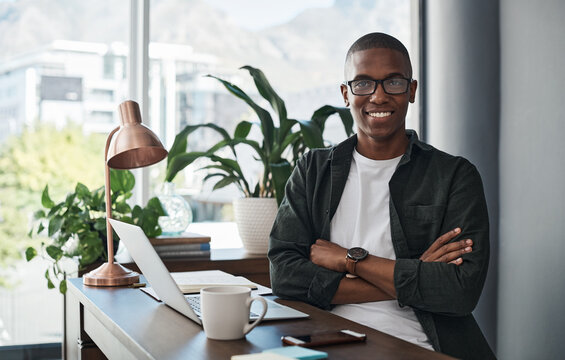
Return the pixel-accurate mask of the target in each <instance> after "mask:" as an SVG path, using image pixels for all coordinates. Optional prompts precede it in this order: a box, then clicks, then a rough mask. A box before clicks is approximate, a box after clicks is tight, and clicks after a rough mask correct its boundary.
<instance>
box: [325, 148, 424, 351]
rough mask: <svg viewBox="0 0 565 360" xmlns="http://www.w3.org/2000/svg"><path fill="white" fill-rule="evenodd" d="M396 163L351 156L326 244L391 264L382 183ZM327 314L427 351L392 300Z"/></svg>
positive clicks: (409, 313)
mask: <svg viewBox="0 0 565 360" xmlns="http://www.w3.org/2000/svg"><path fill="white" fill-rule="evenodd" d="M401 157H402V156H399V157H397V158H394V159H390V160H372V159H369V158H366V157H364V156H362V155H361V154H359V153H358V152H357V150H354V152H353V161H352V163H351V169H350V171H349V176H348V178H347V182H346V184H345V188H344V190H343V195H342V197H341V201H340V203H339V205H338V207H337V210H336V213H335V215H334V217H333V218H332V221H331V235H330V236H331V241H332V242H334V243H336V244H338V245H340V246H342V247H344V248H347V249H349V248H352V247H355V246H360V247H362V248H364V249H366V250H367V251H368V252H369V254H371V255H375V256H379V257H383V258H387V259H392V260H394V259H396V255H395V253H394V248H393V245H392V237H391V231H390V213H389V198H390V192H389V187H388V183H389V181H390V179H391V178H392V175H393V174H394V171H395V169H396V166H397V165H398V163H399V162H400V158H401ZM332 312H333V313H334V314H337V315H340V316H342V317H344V318H347V319H350V320H353V321H356V322H358V323H361V324H363V325H366V326H369V327H372V328H375V329H377V330H379V331H382V332H385V333H387V334H390V335H393V336H396V337H398V338H401V339H404V340H406V341H409V342H411V343H414V344H416V345H419V346H422V347H425V348H427V349H430V350H433V347H432V345H431V343H430V341H429V340H428V337H427V336H426V334H425V333H424V330H423V329H422V325H420V322H419V321H418V319H417V318H416V314H414V310H412V308H410V307H409V306H405V307H403V308H401V307H400V306H399V305H398V302H397V301H396V300H389V301H376V302H367V303H361V304H345V305H337V306H336V307H335V308H334V309H333V310H332Z"/></svg>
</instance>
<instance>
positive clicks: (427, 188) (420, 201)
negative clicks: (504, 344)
mask: <svg viewBox="0 0 565 360" xmlns="http://www.w3.org/2000/svg"><path fill="white" fill-rule="evenodd" d="M345 80H346V81H345V82H344V83H343V84H342V85H341V92H342V94H343V99H344V101H345V104H346V106H348V107H350V109H351V113H352V115H353V118H354V120H355V123H356V126H357V134H356V135H354V136H352V137H351V138H349V139H347V140H345V141H344V142H342V143H340V144H338V145H337V146H334V147H332V148H329V149H316V150H312V151H310V152H309V153H307V154H306V155H305V156H304V157H303V158H302V159H301V160H300V161H299V163H298V164H297V166H296V168H295V170H294V172H293V174H292V176H291V178H290V179H289V181H288V183H287V186H286V192H285V199H284V200H283V202H282V203H281V206H280V208H279V212H278V214H277V218H276V220H275V224H274V226H273V229H272V232H271V238H270V248H269V259H270V261H271V285H272V288H273V292H274V293H275V294H276V295H278V296H280V297H285V298H293V299H298V300H302V301H306V302H308V303H311V304H313V305H316V306H318V307H320V308H323V309H332V312H334V313H336V314H338V315H341V316H343V317H346V318H349V319H351V320H354V321H357V322H360V323H363V324H365V325H367V326H370V327H373V328H376V329H378V330H380V331H383V332H386V333H389V334H392V335H394V336H397V337H400V338H403V339H405V340H407V341H410V342H413V343H415V344H418V345H420V346H423V347H426V348H428V349H434V350H436V351H440V352H443V353H446V354H449V355H452V356H456V357H459V358H464V359H469V358H477V359H488V358H494V354H493V353H492V351H491V349H490V348H489V346H488V344H487V342H486V340H485V339H484V336H483V335H482V333H481V330H480V329H479V327H478V325H477V324H476V322H475V320H474V318H473V316H472V315H471V312H472V311H473V309H474V308H475V306H476V304H477V301H478V299H479V297H480V294H481V291H482V287H483V284H484V281H485V277H486V273H487V267H488V259H489V238H488V236H489V235H488V233H489V229H488V214H487V207H486V201H485V197H484V193H483V187H482V182H481V179H480V175H479V174H478V172H477V170H476V168H475V167H474V166H473V165H472V164H470V163H469V162H468V161H467V160H465V159H463V158H461V157H454V156H451V155H448V154H446V153H443V152H441V151H439V150H437V149H435V148H433V147H432V146H430V145H428V144H425V143H423V142H420V141H419V140H418V138H417V135H416V133H415V132H414V131H411V130H406V129H405V117H406V112H407V109H408V104H409V103H412V102H414V99H415V95H416V88H417V82H416V81H415V80H413V79H412V67H411V63H410V58H409V55H408V51H407V50H406V48H405V47H404V45H402V43H401V42H400V41H398V40H397V39H395V38H393V37H391V36H389V35H386V34H382V33H371V34H367V35H365V36H363V37H361V38H360V39H358V40H357V41H356V42H355V43H354V44H353V45H352V46H351V48H350V49H349V51H348V54H347V57H346V61H345Z"/></svg>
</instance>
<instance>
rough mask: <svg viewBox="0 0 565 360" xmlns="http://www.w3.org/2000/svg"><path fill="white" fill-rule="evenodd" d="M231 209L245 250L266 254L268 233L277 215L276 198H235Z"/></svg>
mask: <svg viewBox="0 0 565 360" xmlns="http://www.w3.org/2000/svg"><path fill="white" fill-rule="evenodd" d="M233 210H234V215H235V222H236V223H237V228H238V230H239V236H240V237H241V241H242V242H243V247H244V248H245V250H246V251H247V252H249V253H252V254H267V251H268V250H269V234H270V233H271V228H272V227H273V223H274V222H275V217H276V216H277V210H278V207H277V199H274V198H241V199H236V200H234V202H233Z"/></svg>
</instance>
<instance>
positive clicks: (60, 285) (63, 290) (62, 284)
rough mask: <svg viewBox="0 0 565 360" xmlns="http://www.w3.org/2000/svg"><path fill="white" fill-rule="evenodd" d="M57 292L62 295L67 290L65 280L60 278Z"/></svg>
mask: <svg viewBox="0 0 565 360" xmlns="http://www.w3.org/2000/svg"><path fill="white" fill-rule="evenodd" d="M59 292H60V293H61V294H63V295H65V293H66V292H67V280H61V282H60V283H59Z"/></svg>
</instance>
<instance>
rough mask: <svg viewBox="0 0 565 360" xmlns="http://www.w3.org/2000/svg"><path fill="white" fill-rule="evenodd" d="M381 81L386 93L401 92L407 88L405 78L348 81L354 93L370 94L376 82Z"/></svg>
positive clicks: (374, 88)
mask: <svg viewBox="0 0 565 360" xmlns="http://www.w3.org/2000/svg"><path fill="white" fill-rule="evenodd" d="M379 82H380V83H381V84H382V86H383V88H384V90H385V92H386V93H387V94H392V95H395V94H403V93H405V92H406V91H407V90H408V83H409V81H408V80H407V79H403V78H392V79H385V80H371V79H361V80H353V81H351V82H350V86H351V91H352V92H353V94H354V95H371V94H372V93H374V92H375V90H376V89H377V84H378V83H379Z"/></svg>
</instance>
